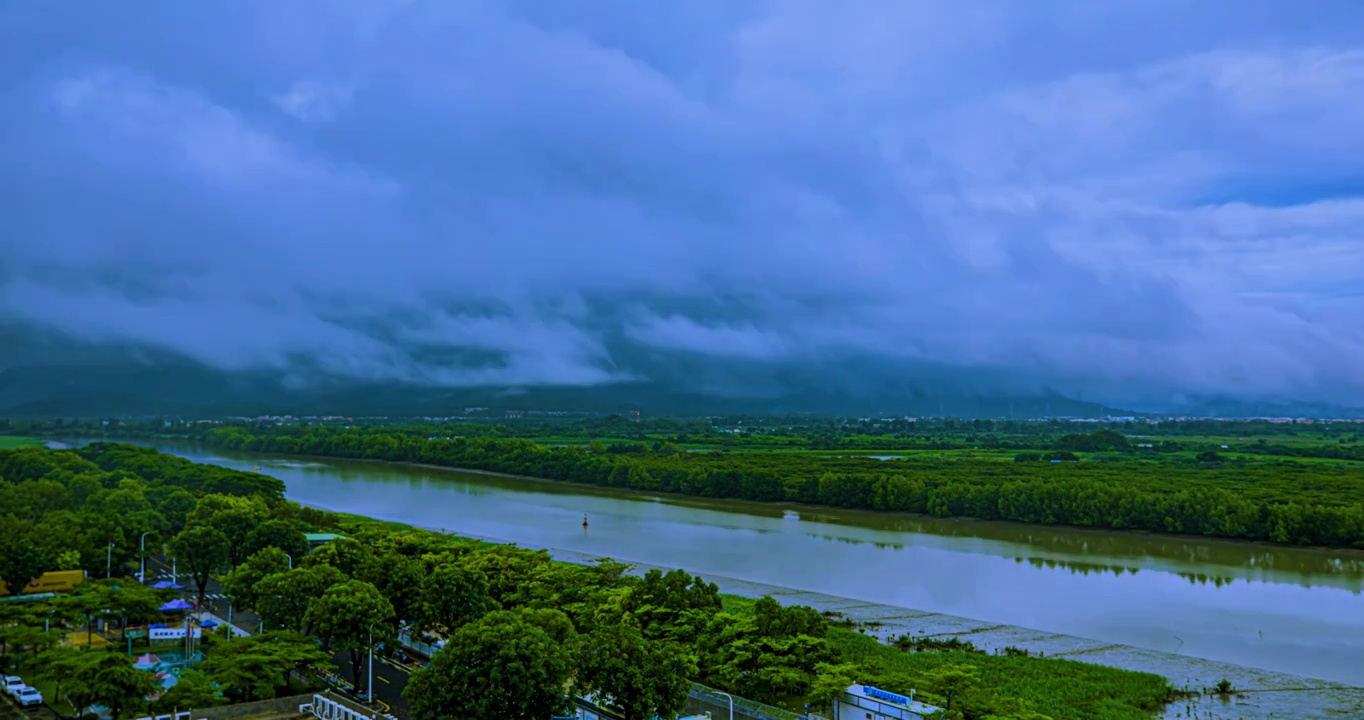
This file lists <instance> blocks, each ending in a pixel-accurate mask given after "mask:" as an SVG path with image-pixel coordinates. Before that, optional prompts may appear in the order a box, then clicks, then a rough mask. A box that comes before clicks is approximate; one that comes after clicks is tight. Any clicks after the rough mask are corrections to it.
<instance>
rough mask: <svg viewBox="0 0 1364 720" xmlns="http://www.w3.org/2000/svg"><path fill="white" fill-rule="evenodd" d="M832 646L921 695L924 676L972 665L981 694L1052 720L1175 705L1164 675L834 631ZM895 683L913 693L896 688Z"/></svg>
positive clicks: (1141, 713) (1133, 716)
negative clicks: (916, 648) (908, 645)
mask: <svg viewBox="0 0 1364 720" xmlns="http://www.w3.org/2000/svg"><path fill="white" fill-rule="evenodd" d="M829 641H830V642H831V643H832V644H833V645H834V646H835V647H837V648H838V649H839V651H840V653H841V655H842V658H841V662H846V663H852V664H854V665H857V666H858V667H859V668H861V669H862V671H863V672H865V673H867V677H866V678H865V679H866V680H867V681H870V680H871V679H872V678H873V677H875V678H877V682H884V683H885V684H886V685H887V686H888V687H887V689H890V690H893V691H899V692H906V691H908V690H909V689H910V688H911V687H914V686H915V685H918V687H917V688H916V689H917V690H919V692H920V693H923V692H931V689H930V688H927V687H925V686H923V685H920V684H919V683H920V682H921V680H920V679H921V678H922V677H923V675H924V674H925V673H927V672H929V671H931V670H933V669H934V668H937V667H941V666H943V665H948V664H962V665H973V666H975V667H976V669H977V672H978V673H979V678H980V686H981V687H982V688H986V689H988V691H989V692H990V693H992V694H994V695H997V696H1002V697H1012V698H1018V699H1021V700H1023V701H1024V702H1026V703H1027V704H1028V706H1029V707H1030V708H1031V709H1032V710H1033V711H1034V712H1039V713H1041V714H1043V715H1046V716H1048V717H1050V718H1052V719H1053V720H1149V719H1150V718H1151V717H1152V716H1153V715H1154V714H1155V713H1157V712H1159V711H1160V710H1161V709H1162V708H1163V707H1164V706H1165V704H1166V703H1167V702H1169V701H1170V700H1172V699H1174V690H1173V688H1171V687H1170V684H1169V682H1168V681H1167V680H1166V679H1165V678H1163V677H1160V676H1159V675H1153V674H1150V673H1140V672H1133V671H1131V670H1120V669H1117V668H1111V667H1105V666H1103V665H1093V664H1090V663H1082V662H1078V661H1075V660H1060V659H1055V658H1039V657H1021V656H1005V655H986V654H984V653H978V652H963V651H952V652H906V651H903V650H900V649H898V648H895V647H893V646H890V645H883V644H881V643H880V642H877V641H876V640H875V639H874V638H871V637H868V636H866V635H863V634H861V633H858V632H856V631H854V630H846V629H842V628H831V629H830V630H829ZM897 676H898V678H897ZM862 679H864V678H859V680H862ZM896 683H908V684H909V685H910V687H896V686H895V685H896ZM924 699H925V700H926V701H930V702H931V700H932V699H931V697H925V698H924ZM967 701H968V702H969V701H970V698H969V697H968V698H967Z"/></svg>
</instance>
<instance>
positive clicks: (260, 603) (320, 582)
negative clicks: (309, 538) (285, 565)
mask: <svg viewBox="0 0 1364 720" xmlns="http://www.w3.org/2000/svg"><path fill="white" fill-rule="evenodd" d="M345 580H346V576H345V575H342V574H341V571H340V570H337V569H336V568H334V567H332V566H330V565H318V566H315V567H303V568H294V569H293V570H288V571H285V572H282V573H275V574H274V575H267V576H265V577H264V578H262V579H261V581H260V582H258V583H256V606H255V607H256V614H258V615H260V616H261V618H262V619H263V620H264V621H265V623H266V624H267V625H268V626H271V627H280V628H286V629H289V630H296V631H299V632H305V633H311V632H312V628H311V625H310V623H309V621H308V608H309V607H311V606H312V604H313V603H314V602H316V601H317V599H318V598H320V597H322V595H323V594H324V593H326V592H327V590H328V589H329V588H331V587H333V586H335V585H338V584H340V583H343V582H345Z"/></svg>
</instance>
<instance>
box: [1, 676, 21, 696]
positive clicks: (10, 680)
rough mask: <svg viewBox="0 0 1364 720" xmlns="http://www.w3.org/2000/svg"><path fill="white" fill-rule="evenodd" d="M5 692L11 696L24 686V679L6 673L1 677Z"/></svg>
mask: <svg viewBox="0 0 1364 720" xmlns="http://www.w3.org/2000/svg"><path fill="white" fill-rule="evenodd" d="M3 682H4V689H5V694H6V695H9V696H10V697H13V696H14V694H15V693H17V692H18V691H19V688H21V687H25V686H24V679H23V678H21V677H19V676H18V675H6V676H4V679H3Z"/></svg>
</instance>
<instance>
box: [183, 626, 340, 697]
mask: <svg viewBox="0 0 1364 720" xmlns="http://www.w3.org/2000/svg"><path fill="white" fill-rule="evenodd" d="M330 662H331V655H330V653H327V652H326V651H324V650H323V649H322V648H321V647H319V646H318V644H317V643H316V642H315V641H313V640H312V638H309V637H308V636H306V635H303V634H302V633H297V632H293V631H290V630H282V631H268V632H265V633H263V634H260V635H251V636H248V637H244V638H240V639H238V640H233V641H232V642H230V643H223V644H221V645H218V646H217V647H215V648H214V649H213V652H212V653H210V654H209V656H208V658H206V659H205V660H204V661H203V662H202V663H201V664H200V665H199V669H200V670H202V671H203V672H204V674H205V675H207V676H208V677H209V678H210V679H211V680H212V681H213V682H216V683H218V685H219V686H221V688H222V689H223V691H224V692H225V693H228V694H230V695H232V696H233V697H235V698H237V699H239V700H241V701H244V702H250V701H252V700H259V699H269V698H271V697H275V696H276V695H277V694H278V692H277V691H278V689H279V688H287V687H288V684H289V674H290V673H292V672H293V671H294V670H298V669H302V668H305V667H309V666H314V667H316V666H324V665H327V664H329V663H330Z"/></svg>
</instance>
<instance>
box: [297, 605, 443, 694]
mask: <svg viewBox="0 0 1364 720" xmlns="http://www.w3.org/2000/svg"><path fill="white" fill-rule="evenodd" d="M307 622H308V625H309V626H310V627H312V628H313V630H314V631H315V632H316V633H317V636H318V637H320V638H322V640H323V642H325V643H326V644H327V645H328V647H332V648H338V649H341V650H346V651H348V652H349V653H350V665H351V672H352V674H351V677H353V678H355V689H356V691H357V692H358V691H359V690H360V689H361V687H360V677H361V676H360V666H361V663H362V662H363V661H364V651H365V650H366V649H368V648H369V647H370V646H371V644H372V643H374V642H379V641H382V640H384V639H386V638H389V637H390V635H389V630H390V628H392V622H393V605H392V604H391V603H389V601H388V599H387V598H385V597H384V596H383V595H382V594H381V593H380V592H379V589H378V588H376V587H374V586H373V585H371V584H369V583H367V582H365V581H364V580H348V581H346V582H344V583H341V584H338V585H333V586H332V587H330V588H328V589H327V592H325V593H323V594H322V597H320V598H318V599H317V600H315V601H313V603H312V605H311V606H310V607H309V608H308V614H307ZM437 654H439V653H437Z"/></svg>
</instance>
